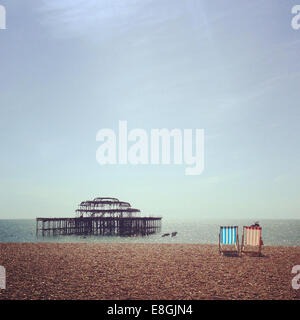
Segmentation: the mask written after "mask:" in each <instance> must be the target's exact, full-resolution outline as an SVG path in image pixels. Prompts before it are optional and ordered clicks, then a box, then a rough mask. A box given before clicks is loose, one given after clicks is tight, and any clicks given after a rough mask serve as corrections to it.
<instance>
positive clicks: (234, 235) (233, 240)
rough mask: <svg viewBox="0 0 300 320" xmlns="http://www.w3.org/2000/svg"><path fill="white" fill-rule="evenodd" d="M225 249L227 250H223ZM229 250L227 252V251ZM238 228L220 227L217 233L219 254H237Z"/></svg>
mask: <svg viewBox="0 0 300 320" xmlns="http://www.w3.org/2000/svg"><path fill="white" fill-rule="evenodd" d="M225 248H227V249H225ZM228 249H229V250H228ZM239 250H240V249H239V227H238V226H225V227H224V226H221V227H220V233H219V252H220V254H223V253H224V252H226V253H237V254H238V253H239Z"/></svg>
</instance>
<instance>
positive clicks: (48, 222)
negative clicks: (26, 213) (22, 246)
mask: <svg viewBox="0 0 300 320" xmlns="http://www.w3.org/2000/svg"><path fill="white" fill-rule="evenodd" d="M140 213H141V211H140V210H139V209H135V208H132V207H131V205H130V203H129V202H123V201H119V200H118V199H116V198H95V199H94V200H88V201H83V202H81V203H80V205H79V207H78V209H77V210H76V217H74V218H36V235H37V236H38V235H39V234H41V235H42V236H51V235H54V236H55V235H100V236H104V235H115V236H135V235H142V236H145V235H149V234H153V233H156V232H159V231H160V230H161V219H162V218H161V217H141V216H139V214H140Z"/></svg>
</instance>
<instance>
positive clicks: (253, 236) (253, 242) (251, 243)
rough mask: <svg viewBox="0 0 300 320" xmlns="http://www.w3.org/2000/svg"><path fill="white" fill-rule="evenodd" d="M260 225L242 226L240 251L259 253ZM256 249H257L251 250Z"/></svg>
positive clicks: (260, 242)
mask: <svg viewBox="0 0 300 320" xmlns="http://www.w3.org/2000/svg"><path fill="white" fill-rule="evenodd" d="M261 246H262V240H261V227H246V226H244V227H243V238H242V248H241V252H242V253H254V252H257V253H258V255H259V256H260V255H261ZM253 249H257V251H255V250H253Z"/></svg>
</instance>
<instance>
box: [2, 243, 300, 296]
mask: <svg viewBox="0 0 300 320" xmlns="http://www.w3.org/2000/svg"><path fill="white" fill-rule="evenodd" d="M262 254H263V255H262V257H256V256H248V255H243V256H239V257H233V256H222V255H219V252H218V246H216V245H202V244H127V243H122V244H121V243H119V244H117V243H112V244H110V243H107V244H94V243H67V244H66V243H0V265H2V266H4V267H5V268H6V289H5V290H4V289H0V300H7V299H9V300H13V299H18V300H23V299H25V300H35V299H38V300H49V299H50V300H53V299H59V300H61V299H72V300H77V299H80V300H85V299H88V300H98V299H101V300H102V299H112V300H119V299H122V300H124V299H125V300H127V299H130V300H135V299H146V300H148V299H151V300H152V299H162V300H169V299H175V300H189V299H193V300H200V299H209V300H212V299H213V300H215V299H230V300H231V299H235V300H236V299H238V300H240V299H246V300H248V299H259V300H264V299H275V300H300V289H299V290H295V289H293V288H292V284H291V282H292V279H293V277H295V275H293V274H292V273H291V270H292V268H293V266H294V265H300V247H299V246H297V247H280V246H278V247H275V246H272V247H271V246H264V247H263V250H262Z"/></svg>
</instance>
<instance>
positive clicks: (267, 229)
mask: <svg viewBox="0 0 300 320" xmlns="http://www.w3.org/2000/svg"><path fill="white" fill-rule="evenodd" d="M252 223H253V221H252V220H223V221H221V220H199V221H183V220H167V219H163V220H162V233H166V232H168V233H170V232H173V231H177V232H178V234H177V236H176V237H173V238H171V237H163V238H162V237H161V234H155V235H150V236H146V237H130V238H125V237H112V236H106V237H101V236H86V237H84V236H56V237H44V238H43V237H42V236H39V237H38V238H36V235H35V220H0V242H129V243H208V244H217V243H218V232H219V226H220V225H238V226H239V236H240V241H241V238H242V226H244V225H250V224H252ZM260 225H261V226H262V228H263V232H262V238H263V241H264V244H265V245H282V246H300V220H261V221H260Z"/></svg>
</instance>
